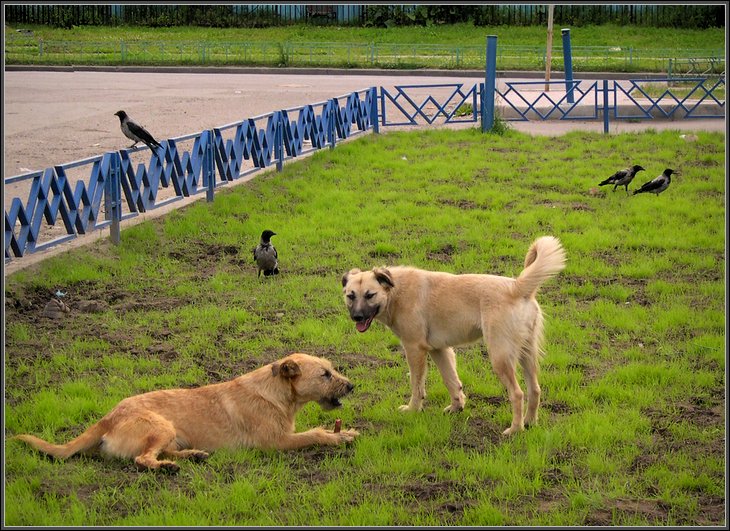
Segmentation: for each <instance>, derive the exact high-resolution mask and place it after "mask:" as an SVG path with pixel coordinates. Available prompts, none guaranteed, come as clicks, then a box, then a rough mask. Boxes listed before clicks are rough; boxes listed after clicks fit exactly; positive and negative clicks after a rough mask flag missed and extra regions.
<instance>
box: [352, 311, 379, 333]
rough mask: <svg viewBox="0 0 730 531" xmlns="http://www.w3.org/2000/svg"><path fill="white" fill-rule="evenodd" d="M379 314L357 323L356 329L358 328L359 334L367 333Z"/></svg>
mask: <svg viewBox="0 0 730 531" xmlns="http://www.w3.org/2000/svg"><path fill="white" fill-rule="evenodd" d="M377 313H378V312H375V313H373V314H372V315H371V316H370V317H368V318H367V319H364V320H362V321H357V322H356V323H355V328H357V331H358V332H365V331H366V330H367V329H368V328H370V325H371V324H372V322H373V319H375V316H376V315H377Z"/></svg>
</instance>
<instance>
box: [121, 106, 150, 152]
mask: <svg viewBox="0 0 730 531" xmlns="http://www.w3.org/2000/svg"><path fill="white" fill-rule="evenodd" d="M114 116H119V125H120V126H121V128H122V133H124V136H126V137H127V138H129V139H130V140H134V144H132V145H131V146H129V147H130V148H133V147H134V146H136V145H137V142H143V143H144V144H146V145H147V147H148V148H150V150H151V151H152V152H154V151H155V149H156V148H158V147H161V146H160V143H159V142H158V141H157V140H155V139H154V137H153V136H152V135H151V134H149V133H148V132H147V130H146V129H145V128H144V127H142V126H141V125H138V124H136V123H134V122H133V121H132V120H131V119H130V118H129V116H128V115H127V113H126V112H124V111H117V112H115V113H114Z"/></svg>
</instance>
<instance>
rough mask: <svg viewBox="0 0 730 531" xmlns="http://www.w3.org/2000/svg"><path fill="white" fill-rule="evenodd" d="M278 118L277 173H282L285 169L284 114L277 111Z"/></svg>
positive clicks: (276, 141) (275, 149)
mask: <svg viewBox="0 0 730 531" xmlns="http://www.w3.org/2000/svg"><path fill="white" fill-rule="evenodd" d="M276 116H277V117H276V132H275V133H274V156H276V171H281V170H282V169H283V168H284V114H283V113H282V112H281V111H276Z"/></svg>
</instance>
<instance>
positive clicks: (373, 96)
mask: <svg viewBox="0 0 730 531" xmlns="http://www.w3.org/2000/svg"><path fill="white" fill-rule="evenodd" d="M370 125H372V126H373V133H375V134H378V133H380V121H379V119H378V87H370Z"/></svg>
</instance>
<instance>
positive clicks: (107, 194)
mask: <svg viewBox="0 0 730 531" xmlns="http://www.w3.org/2000/svg"><path fill="white" fill-rule="evenodd" d="M121 166H122V163H121V160H120V158H119V152H118V151H114V152H111V153H109V175H108V177H107V179H106V181H105V182H104V207H105V210H106V214H105V216H104V217H106V219H111V225H110V226H109V239H111V242H112V243H113V244H114V245H119V242H120V241H121V229H120V222H121V220H122V184H121V173H122V169H121Z"/></svg>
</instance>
